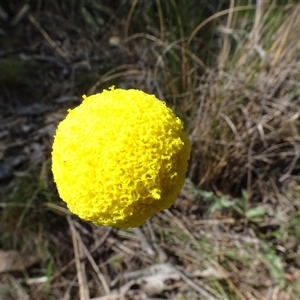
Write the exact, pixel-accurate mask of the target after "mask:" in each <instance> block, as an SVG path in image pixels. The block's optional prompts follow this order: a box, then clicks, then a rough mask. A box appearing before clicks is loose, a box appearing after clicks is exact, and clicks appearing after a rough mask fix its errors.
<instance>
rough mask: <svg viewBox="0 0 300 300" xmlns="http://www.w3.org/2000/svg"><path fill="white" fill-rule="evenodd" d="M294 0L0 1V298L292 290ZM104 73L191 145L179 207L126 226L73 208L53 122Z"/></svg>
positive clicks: (269, 294) (105, 80) (292, 294)
mask: <svg viewBox="0 0 300 300" xmlns="http://www.w3.org/2000/svg"><path fill="white" fill-rule="evenodd" d="M297 2H298V1H294V2H293V1H274V0H270V1H250V0H249V1H238V0H236V1H224V2H222V1H217V0H215V1H197V0H185V1H183V0H180V1H175V0H165V1H160V0H152V1H148V0H147V1H146V0H132V1H129V0H118V1H109V0H101V1H97V0H81V1H57V0H54V1H43V0H28V1H25V0H23V1H22V0H19V1H9V0H3V1H1V4H0V44H1V48H0V70H1V72H0V120H1V123H0V197H1V202H0V216H1V218H0V224H1V226H0V228H1V230H0V248H1V250H0V272H1V276H0V295H1V296H0V298H1V299H36V300H38V299H81V300H83V299H94V300H95V299H102V300H104V299H105V300H109V299H110V300H112V299H177V300H179V299H222V300H223V299H229V300H231V299H233V300H234V299H243V300H244V299H247V300H248V299H249V300H250V299H251V300H252V299H261V300H262V299H272V300H275V299H278V300H288V299H298V298H299V294H300V286H299V280H300V249H299V235H300V214H299V207H300V202H299V192H300V189H299V182H300V176H299V168H300V164H299V163H300V136H299V130H300V120H299V116H300V113H299V108H300V84H299V82H300V81H299V79H300V78H299V77H300V75H299V74H300V54H299V53H300V51H299V50H300V48H299V39H300V36H299V32H300V21H299V15H300V5H299V4H297ZM111 85H116V86H117V87H123V88H139V89H142V90H144V91H146V92H149V93H153V94H155V95H157V96H158V97H159V98H160V99H162V100H164V101H166V102H167V104H168V105H169V106H170V107H172V108H173V109H174V110H175V111H176V113H177V114H178V115H179V116H180V117H181V118H182V119H183V120H184V121H185V125H186V129H187V131H188V132H189V135H190V139H191V141H192V144H193V152H192V157H191V161H190V166H189V170H188V174H187V180H186V185H185V187H184V188H183V190H182V192H181V193H180V195H179V196H178V199H177V201H176V204H177V205H176V207H174V208H171V209H170V210H168V211H165V212H161V213H159V214H157V215H155V216H154V217H153V218H152V219H151V220H149V222H148V223H147V224H146V225H145V226H143V227H142V228H140V229H136V230H115V229H111V228H97V227H95V226H93V225H92V224H87V223H86V222H82V221H81V220H79V219H77V218H76V217H75V216H73V215H70V213H69V211H68V210H67V209H66V207H65V205H64V203H63V202H62V201H61V200H60V199H59V197H58V194H57V191H56V188H55V185H54V183H53V179H52V175H51V171H50V166H51V160H50V153H51V144H52V139H53V134H54V132H55V128H56V125H57V124H58V122H59V121H60V120H61V119H62V118H63V117H64V116H65V114H66V111H67V109H68V108H70V107H75V106H76V105H78V104H79V103H80V102H81V95H82V94H91V93H94V92H97V91H101V90H102V89H103V88H107V87H109V86H111Z"/></svg>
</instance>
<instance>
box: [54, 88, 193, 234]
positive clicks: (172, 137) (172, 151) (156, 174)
mask: <svg viewBox="0 0 300 300" xmlns="http://www.w3.org/2000/svg"><path fill="white" fill-rule="evenodd" d="M189 156H190V142H189V139H188V137H187V135H186V133H185V132H184V130H183V124H182V122H181V120H180V119H179V118H177V117H176V116H175V115H174V113H173V112H172V110H171V109H169V108H168V107H167V106H166V105H165V103H164V102H162V101H160V100H158V99H157V98H156V97H155V96H153V95H148V94H146V93H144V92H142V91H140V90H133V89H132V90H122V89H114V88H111V89H110V90H105V91H103V92H102V93H100V94H96V95H92V96H89V97H85V96H84V101H83V102H82V104H81V105H79V106H78V107H76V108H75V109H73V110H70V111H69V113H68V115H67V117H66V118H65V119H64V120H63V121H62V122H61V123H60V124H59V125H58V128H57V131H56V135H55V138H54V143H53V151H52V170H53V174H54V180H55V182H56V184H57V188H58V191H59V194H60V196H61V198H62V199H63V200H64V201H65V202H66V203H67V205H68V207H69V209H70V210H71V211H72V212H73V213H75V214H77V215H78V216H79V217H81V218H82V219H85V220H88V221H92V222H93V223H95V224H97V225H105V226H114V227H118V228H128V227H136V226H140V225H141V224H143V223H144V222H145V221H146V220H147V218H149V217H150V216H152V215H153V214H154V213H155V212H157V211H161V210H163V209H166V208H169V207H170V206H171V205H172V204H173V203H174V200H175V198H176V196H177V194H178V193H179V191H180V189H181V188H182V186H183V184H184V179H185V173H186V170H187V161H188V159H189Z"/></svg>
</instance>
